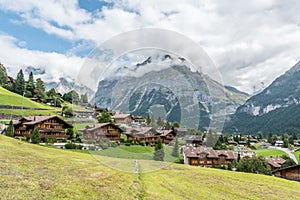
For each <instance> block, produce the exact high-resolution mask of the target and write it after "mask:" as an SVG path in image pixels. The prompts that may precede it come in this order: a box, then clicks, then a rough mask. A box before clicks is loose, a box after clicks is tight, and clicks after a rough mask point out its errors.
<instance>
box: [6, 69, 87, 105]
mask: <svg viewBox="0 0 300 200" xmlns="http://www.w3.org/2000/svg"><path fill="white" fill-rule="evenodd" d="M0 86H2V87H4V88H5V89H7V90H9V91H11V92H14V93H16V94H19V95H22V96H24V97H28V98H38V99H40V100H41V101H42V102H43V103H49V104H50V105H51V106H55V107H61V103H62V102H63V101H67V102H70V103H75V104H79V103H88V96H87V94H86V93H85V94H81V95H79V94H78V93H77V92H76V91H75V90H71V91H69V92H67V93H65V94H63V95H61V94H59V93H58V92H57V91H56V90H55V89H54V88H51V89H49V90H48V91H46V87H45V82H44V81H43V80H42V79H41V78H37V79H36V80H35V79H34V76H33V73H32V72H30V73H29V76H28V79H27V80H25V78H24V73H23V70H22V69H20V71H19V72H18V74H17V76H16V79H12V78H11V77H9V76H8V75H7V72H6V69H5V67H4V66H3V64H1V63H0Z"/></svg>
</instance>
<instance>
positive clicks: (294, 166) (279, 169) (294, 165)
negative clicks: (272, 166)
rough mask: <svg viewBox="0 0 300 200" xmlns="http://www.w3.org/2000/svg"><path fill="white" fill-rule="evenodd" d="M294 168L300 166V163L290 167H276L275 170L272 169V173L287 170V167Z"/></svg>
mask: <svg viewBox="0 0 300 200" xmlns="http://www.w3.org/2000/svg"><path fill="white" fill-rule="evenodd" d="M293 168H300V165H299V164H298V165H293V166H289V167H285V168H281V169H276V170H274V171H272V173H276V172H278V171H283V170H287V169H293Z"/></svg>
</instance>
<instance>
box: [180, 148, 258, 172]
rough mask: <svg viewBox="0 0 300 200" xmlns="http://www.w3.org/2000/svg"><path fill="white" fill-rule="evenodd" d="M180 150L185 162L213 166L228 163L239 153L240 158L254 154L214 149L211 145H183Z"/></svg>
mask: <svg viewBox="0 0 300 200" xmlns="http://www.w3.org/2000/svg"><path fill="white" fill-rule="evenodd" d="M182 151H183V158H184V163H185V164H188V165H195V166H202V167H213V166H214V165H217V164H219V165H222V166H224V165H228V164H229V163H232V161H234V160H237V159H238V154H240V158H244V157H252V156H254V155H255V153H253V152H251V153H250V152H249V153H247V152H239V153H238V152H233V151H229V150H214V149H213V148H211V147H184V148H183V149H182Z"/></svg>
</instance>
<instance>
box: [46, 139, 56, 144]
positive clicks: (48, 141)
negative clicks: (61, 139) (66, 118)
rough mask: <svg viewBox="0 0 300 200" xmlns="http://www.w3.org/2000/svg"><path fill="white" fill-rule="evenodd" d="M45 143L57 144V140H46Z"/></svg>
mask: <svg viewBox="0 0 300 200" xmlns="http://www.w3.org/2000/svg"><path fill="white" fill-rule="evenodd" d="M45 142H46V143H55V142H57V139H56V138H46V139H45Z"/></svg>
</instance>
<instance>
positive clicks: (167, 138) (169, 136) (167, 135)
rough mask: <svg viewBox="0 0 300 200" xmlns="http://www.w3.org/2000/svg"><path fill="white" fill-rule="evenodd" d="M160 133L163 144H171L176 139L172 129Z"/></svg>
mask: <svg viewBox="0 0 300 200" xmlns="http://www.w3.org/2000/svg"><path fill="white" fill-rule="evenodd" d="M158 133H159V134H160V138H161V139H162V142H163V143H164V144H169V143H170V142H172V141H173V140H174V139H175V137H176V133H175V131H174V130H172V129H170V130H160V131H158Z"/></svg>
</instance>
